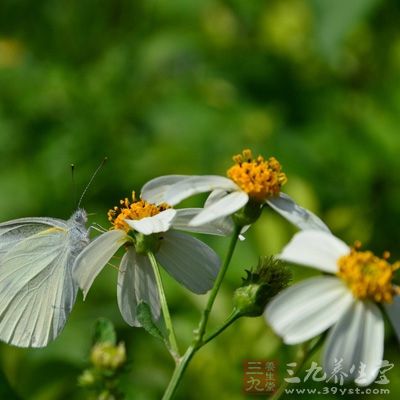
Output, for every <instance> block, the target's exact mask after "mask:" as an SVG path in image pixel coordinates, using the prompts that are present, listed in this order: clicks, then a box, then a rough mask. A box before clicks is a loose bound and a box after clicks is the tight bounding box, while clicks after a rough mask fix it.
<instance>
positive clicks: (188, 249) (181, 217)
mask: <svg viewBox="0 0 400 400" xmlns="http://www.w3.org/2000/svg"><path fill="white" fill-rule="evenodd" d="M199 210H200V209H181V210H174V209H172V208H169V207H168V206H167V205H166V204H153V203H149V202H146V201H144V200H135V198H134V195H133V202H132V203H130V202H129V201H128V199H125V200H123V201H121V207H115V208H114V209H113V210H110V212H109V220H110V222H112V224H113V228H112V229H111V230H109V231H107V232H105V233H102V234H101V235H100V236H98V237H97V238H96V239H95V240H93V241H92V242H91V243H90V245H88V246H87V247H86V248H85V251H83V252H82V253H80V255H79V257H78V258H77V259H76V262H75V264H74V278H75V279H76V281H77V282H78V284H79V286H80V288H81V289H82V291H83V294H84V297H86V294H87V292H88V290H89V288H90V287H91V285H92V283H93V281H94V279H95V278H96V276H97V275H98V274H99V273H100V271H101V270H102V269H103V267H104V266H105V265H106V264H107V263H108V262H109V261H110V259H111V258H112V256H113V255H114V253H115V252H116V251H117V250H118V249H119V248H120V247H121V246H123V245H124V246H125V249H126V252H125V254H124V255H123V257H122V260H121V263H120V266H119V269H118V288H117V297H118V305H119V308H120V311H121V314H122V316H123V318H124V319H125V321H126V322H127V323H128V324H130V325H132V326H140V322H139V321H138V319H137V317H136V307H137V305H138V304H139V302H141V301H144V302H146V303H147V304H148V305H149V306H150V309H151V311H152V315H153V317H154V318H155V319H158V318H159V316H160V300H159V296H158V290H157V284H156V278H155V275H154V272H153V269H152V265H151V263H150V260H149V258H148V256H147V251H148V250H149V249H150V250H151V251H152V252H153V253H154V255H155V258H156V260H157V261H158V263H159V264H160V265H162V266H163V267H164V269H165V270H166V271H167V272H168V273H169V274H170V275H171V276H172V277H173V278H175V279H176V280H177V281H178V282H179V283H181V284H182V285H183V286H185V287H186V288H187V289H189V290H191V291H192V292H194V293H198V294H201V293H205V292H207V291H208V290H209V289H211V287H212V286H213V283H214V280H215V278H216V276H217V273H218V270H219V266H220V260H219V258H218V256H217V254H216V253H215V252H214V251H213V250H212V249H211V248H210V247H208V246H207V245H206V244H204V243H203V242H201V241H200V240H198V239H196V238H193V237H191V236H189V235H187V234H184V233H179V232H177V231H176V230H175V229H179V230H190V231H196V232H199V233H208V234H215V235H225V234H229V233H230V229H231V227H230V226H226V225H224V224H222V223H215V224H208V225H205V226H202V227H198V228H193V227H188V221H189V220H191V219H192V218H193V217H194V216H195V215H197V213H198V212H199Z"/></svg>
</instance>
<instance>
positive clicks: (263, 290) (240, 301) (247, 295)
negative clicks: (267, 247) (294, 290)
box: [233, 257, 292, 317]
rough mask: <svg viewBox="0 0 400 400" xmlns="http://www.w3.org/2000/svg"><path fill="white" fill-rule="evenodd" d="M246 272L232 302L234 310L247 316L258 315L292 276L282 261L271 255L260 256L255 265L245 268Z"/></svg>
mask: <svg viewBox="0 0 400 400" xmlns="http://www.w3.org/2000/svg"><path fill="white" fill-rule="evenodd" d="M246 273H247V276H246V278H243V284H242V286H241V287H239V288H238V289H236V290H235V293H234V295H233V302H234V306H235V309H236V311H237V312H238V313H239V314H240V315H242V316H248V317H258V316H260V315H261V314H262V313H263V312H264V309H265V307H266V305H267V304H268V303H269V301H270V300H271V299H272V298H273V297H274V296H275V295H276V294H277V293H279V292H280V291H281V290H282V289H284V288H285V287H286V286H287V285H288V283H289V281H290V280H291V278H292V273H291V272H290V270H289V269H288V268H287V267H286V266H285V265H284V264H283V263H282V261H280V260H277V259H274V258H273V257H260V259H259V262H258V265H257V267H256V268H255V269H254V270H251V271H248V270H246Z"/></svg>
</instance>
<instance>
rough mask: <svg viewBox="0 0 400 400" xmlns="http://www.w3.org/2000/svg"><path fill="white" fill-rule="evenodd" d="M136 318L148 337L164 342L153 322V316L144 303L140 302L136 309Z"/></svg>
mask: <svg viewBox="0 0 400 400" xmlns="http://www.w3.org/2000/svg"><path fill="white" fill-rule="evenodd" d="M136 318H137V319H138V321H139V322H140V324H141V325H142V327H143V329H145V330H146V331H147V332H148V333H150V335H152V336H154V337H155V338H157V339H160V340H162V341H164V336H163V334H162V333H161V331H160V329H158V327H157V325H156V324H155V323H154V321H153V316H152V314H151V310H150V307H149V305H148V304H147V303H145V302H144V301H141V302H140V303H139V304H138V305H137V307H136Z"/></svg>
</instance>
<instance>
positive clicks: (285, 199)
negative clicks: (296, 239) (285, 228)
mask: <svg viewBox="0 0 400 400" xmlns="http://www.w3.org/2000/svg"><path fill="white" fill-rule="evenodd" d="M267 203H268V205H269V206H270V207H271V208H272V209H274V210H275V211H276V212H277V213H278V214H280V215H282V217H283V218H285V219H286V220H288V221H289V222H291V223H292V224H293V225H295V226H297V227H298V228H299V229H315V230H322V231H325V232H330V230H329V228H328V227H327V226H326V225H325V224H324V223H323V222H322V221H321V219H320V218H319V217H317V216H316V215H315V214H313V213H312V212H311V211H308V210H306V209H305V208H303V207H300V206H299V205H298V204H297V203H295V201H294V200H293V199H292V198H291V197H289V196H288V195H287V194H285V193H279V196H277V197H271V198H269V199H268V200H267Z"/></svg>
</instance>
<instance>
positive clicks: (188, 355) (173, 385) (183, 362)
mask: <svg viewBox="0 0 400 400" xmlns="http://www.w3.org/2000/svg"><path fill="white" fill-rule="evenodd" d="M238 318H240V314H239V312H237V311H236V310H234V311H233V312H232V314H231V315H230V316H229V317H228V318H227V319H226V321H225V322H224V324H222V325H221V326H220V327H219V328H218V329H216V330H215V331H214V332H213V333H211V334H210V335H208V336H207V337H206V338H205V339H204V340H203V341H202V342H201V343H200V344H198V345H196V344H195V343H194V344H192V345H191V346H190V347H189V348H188V349H187V350H186V352H185V354H184V355H183V357H182V358H181V359H180V360H179V362H178V364H177V365H176V367H175V371H174V373H173V375H172V378H171V381H170V382H169V385H168V387H167V389H166V391H165V393H164V396H163V398H162V400H169V399H171V398H172V396H173V395H174V393H175V391H176V389H177V387H178V385H179V382H180V380H181V379H182V376H183V374H184V372H185V371H186V368H187V366H188V365H189V362H190V360H191V359H192V357H193V356H194V355H195V354H196V352H197V351H198V350H199V349H200V348H201V347H203V346H204V345H206V344H207V343H208V342H210V341H211V340H213V339H214V338H216V337H217V336H218V335H219V334H221V333H222V332H223V331H224V330H225V329H226V328H228V327H229V326H230V325H232V323H233V322H235V321H236V320H237V319H238Z"/></svg>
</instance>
